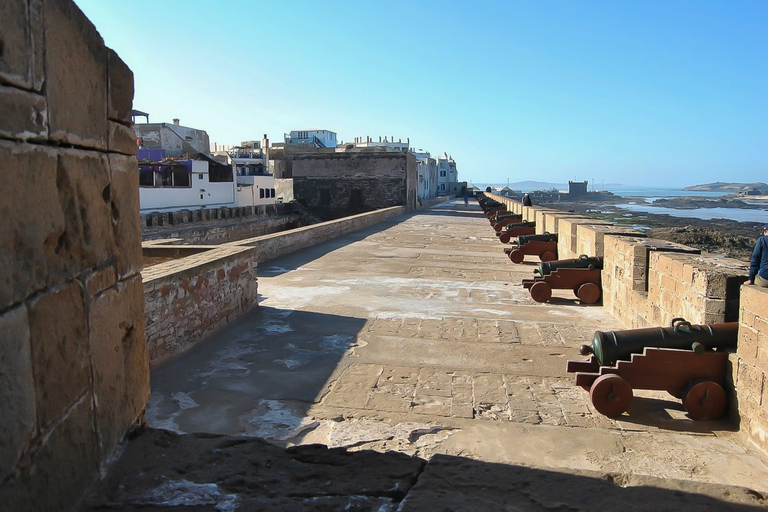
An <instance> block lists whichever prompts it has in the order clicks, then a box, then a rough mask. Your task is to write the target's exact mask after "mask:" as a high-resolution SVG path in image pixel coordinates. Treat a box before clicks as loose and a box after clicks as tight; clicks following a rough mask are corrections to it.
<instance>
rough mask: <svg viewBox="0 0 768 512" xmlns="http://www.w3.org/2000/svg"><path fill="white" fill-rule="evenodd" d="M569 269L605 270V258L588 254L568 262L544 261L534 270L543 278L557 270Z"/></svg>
mask: <svg viewBox="0 0 768 512" xmlns="http://www.w3.org/2000/svg"><path fill="white" fill-rule="evenodd" d="M567 268H586V269H590V270H602V269H603V257H602V256H587V255H586V254H582V255H580V256H579V257H578V258H572V259H567V260H554V261H542V262H541V263H539V268H537V269H534V272H537V273H538V274H539V275H541V276H547V275H549V274H550V273H552V272H554V271H555V270H560V269H567Z"/></svg>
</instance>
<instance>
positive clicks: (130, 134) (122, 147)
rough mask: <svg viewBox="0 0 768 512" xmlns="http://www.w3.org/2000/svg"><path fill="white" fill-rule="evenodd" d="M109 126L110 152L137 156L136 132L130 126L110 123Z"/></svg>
mask: <svg viewBox="0 0 768 512" xmlns="http://www.w3.org/2000/svg"><path fill="white" fill-rule="evenodd" d="M108 124H109V151H110V152H112V153H122V154H124V155H136V151H137V149H138V146H137V145H136V130H134V129H133V128H131V127H129V126H125V125H123V124H120V123H117V122H115V121H108Z"/></svg>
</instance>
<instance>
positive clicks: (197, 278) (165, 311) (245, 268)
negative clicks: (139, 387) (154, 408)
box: [142, 246, 258, 368]
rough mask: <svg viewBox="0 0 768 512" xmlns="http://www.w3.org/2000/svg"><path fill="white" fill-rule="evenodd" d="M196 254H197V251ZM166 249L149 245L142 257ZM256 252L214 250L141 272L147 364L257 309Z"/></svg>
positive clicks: (160, 360)
mask: <svg viewBox="0 0 768 512" xmlns="http://www.w3.org/2000/svg"><path fill="white" fill-rule="evenodd" d="M197 249H201V248H200V247H198V248H197ZM153 250H155V251H158V252H162V251H164V250H166V249H165V248H163V247H162V246H148V247H147V248H146V249H145V254H146V253H149V255H151V253H152V251H153ZM256 270H257V249H256V248H253V247H237V246H218V247H217V246H214V247H211V248H210V250H207V251H202V252H198V253H197V254H194V255H191V256H187V257H184V258H181V259H177V260H173V261H168V262H165V263H160V264H158V265H153V266H151V267H148V268H146V269H145V270H144V272H143V273H142V275H143V282H144V296H145V301H146V306H145V319H146V337H147V347H148V352H149V363H150V366H151V367H153V368H154V367H156V366H157V365H160V364H162V363H164V362H166V361H168V360H169V359H171V358H173V357H175V356H177V355H179V354H181V353H182V352H184V351H185V350H187V349H189V348H190V347H192V346H194V345H196V344H197V343H198V342H200V340H202V339H203V338H204V337H206V336H207V335H209V334H211V333H213V332H214V331H216V330H218V329H220V328H221V327H223V326H225V325H226V324H228V323H229V322H231V321H233V320H234V319H235V318H237V317H239V316H241V315H242V314H243V313H245V312H246V311H248V310H249V309H251V308H252V307H255V306H256V305H257V304H258V280H257V275H256Z"/></svg>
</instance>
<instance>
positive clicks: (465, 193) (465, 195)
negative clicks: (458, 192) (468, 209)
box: [464, 190, 469, 206]
mask: <svg viewBox="0 0 768 512" xmlns="http://www.w3.org/2000/svg"><path fill="white" fill-rule="evenodd" d="M464 206H469V194H468V193H467V191H466V190H465V191H464Z"/></svg>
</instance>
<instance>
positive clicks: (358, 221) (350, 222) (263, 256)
mask: <svg viewBox="0 0 768 512" xmlns="http://www.w3.org/2000/svg"><path fill="white" fill-rule="evenodd" d="M406 211H407V210H406V208H405V207H404V206H394V207H392V208H384V209H381V210H376V211H373V212H368V213H361V214H359V215H352V216H350V217H344V218H343V219H337V220H332V221H328V222H320V223H318V224H313V225H311V226H304V227H301V228H297V229H292V230H290V231H285V232H282V233H273V234H271V235H265V236H259V237H254V238H247V239H244V240H239V241H237V242H233V244H232V245H239V246H250V247H257V248H258V250H259V256H258V259H259V262H263V261H269V260H272V259H275V258H278V257H280V256H284V255H286V254H290V253H292V252H295V251H298V250H301V249H306V248H307V247H312V246H313V245H317V244H320V243H323V242H325V241H328V240H332V239H334V238H338V237H340V236H344V235H346V234H349V233H353V232H355V231H359V230H361V229H365V228H367V227H370V226H373V225H374V224H378V223H379V222H384V221H385V220H387V219H391V218H392V217H395V216H397V215H402V214H404V213H406Z"/></svg>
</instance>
